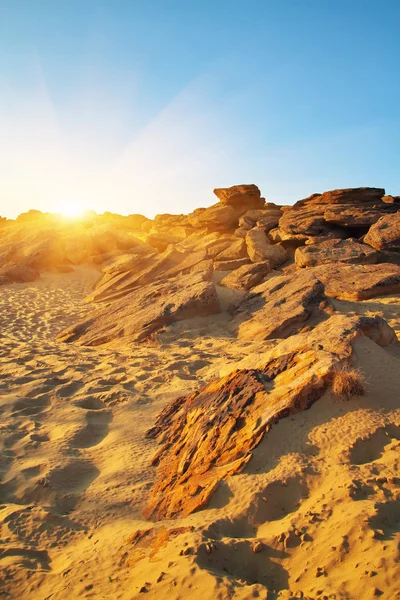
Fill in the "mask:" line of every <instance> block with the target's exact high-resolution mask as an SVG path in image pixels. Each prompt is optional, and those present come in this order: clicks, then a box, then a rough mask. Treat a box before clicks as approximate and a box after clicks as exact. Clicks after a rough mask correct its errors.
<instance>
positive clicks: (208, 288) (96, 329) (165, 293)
mask: <svg viewBox="0 0 400 600" xmlns="http://www.w3.org/2000/svg"><path fill="white" fill-rule="evenodd" d="M220 310H221V309H220V304H219V300H218V296H217V293H216V290H215V287H214V284H213V283H211V282H209V281H204V280H203V278H202V277H201V276H200V275H198V274H195V275H184V276H180V277H174V278H173V279H169V280H167V281H158V282H154V283H149V284H147V285H142V286H141V287H140V288H137V289H135V290H133V291H131V292H130V293H125V294H124V295H123V297H122V298H120V299H119V300H115V301H114V302H112V303H111V304H109V305H107V306H106V307H105V308H104V309H103V310H99V311H97V312H95V313H94V314H93V315H92V316H90V317H88V318H86V319H84V320H82V321H80V322H79V323H77V324H76V325H74V326H73V327H70V328H68V329H66V330H65V331H63V332H62V333H61V334H60V335H59V336H58V339H59V340H60V341H63V342H75V343H78V344H81V345H85V346H98V345H100V344H106V343H109V342H113V341H115V340H118V339H121V338H124V340H125V342H128V341H131V342H140V341H143V340H146V339H148V338H149V336H150V335H151V334H153V333H155V332H157V331H158V330H159V329H161V328H163V327H165V326H166V325H169V324H171V323H174V322H176V321H182V320H184V319H190V318H192V317H201V316H207V315H213V314H216V313H218V312H220Z"/></svg>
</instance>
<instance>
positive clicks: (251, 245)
mask: <svg viewBox="0 0 400 600" xmlns="http://www.w3.org/2000/svg"><path fill="white" fill-rule="evenodd" d="M246 245H247V252H248V255H249V257H250V259H251V260H252V262H264V261H266V260H268V261H269V262H270V263H271V265H272V266H273V267H278V266H280V265H281V264H283V263H284V262H285V260H286V259H287V254H286V250H285V249H284V248H283V247H282V246H279V245H272V244H271V242H270V240H269V239H268V237H267V235H266V233H265V231H264V229H263V228H262V227H254V229H251V230H250V231H248V232H247V234H246Z"/></svg>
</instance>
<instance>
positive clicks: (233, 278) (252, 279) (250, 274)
mask: <svg viewBox="0 0 400 600" xmlns="http://www.w3.org/2000/svg"><path fill="white" fill-rule="evenodd" d="M270 272H271V263H270V262H269V261H264V262H259V263H253V264H251V265H243V266H242V267H240V268H239V269H236V270H235V271H232V273H229V275H227V276H226V277H224V278H223V279H222V281H221V285H224V286H225V287H229V288H232V289H236V290H249V289H251V288H252V287H254V286H256V285H258V284H260V283H261V282H262V281H263V280H264V279H265V277H266V276H267V275H268V273H270Z"/></svg>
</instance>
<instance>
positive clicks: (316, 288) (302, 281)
mask: <svg viewBox="0 0 400 600" xmlns="http://www.w3.org/2000/svg"><path fill="white" fill-rule="evenodd" d="M332 311H333V307H332V306H331V305H330V304H329V302H328V301H327V299H326V296H325V294H324V286H323V284H322V283H321V281H319V279H317V278H316V277H315V276H314V274H313V273H312V272H311V271H301V272H298V273H294V274H293V275H281V276H276V277H273V278H272V279H268V280H267V281H266V282H264V283H262V284H261V285H259V286H257V287H255V288H253V289H252V291H251V293H250V294H249V295H248V297H247V298H245V299H244V300H243V301H242V303H241V304H240V305H239V307H238V308H237V313H236V316H235V317H234V319H233V321H232V326H231V327H232V331H233V332H235V333H237V335H238V337H239V338H240V339H245V340H267V339H271V338H285V337H288V336H289V335H293V334H294V333H296V332H297V331H299V330H300V329H301V328H303V327H304V326H305V325H306V324H307V323H312V324H314V325H315V323H316V322H318V321H319V320H321V319H324V318H326V317H327V315H328V314H330V313H331V312H332Z"/></svg>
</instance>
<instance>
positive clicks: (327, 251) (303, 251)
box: [294, 239, 379, 267]
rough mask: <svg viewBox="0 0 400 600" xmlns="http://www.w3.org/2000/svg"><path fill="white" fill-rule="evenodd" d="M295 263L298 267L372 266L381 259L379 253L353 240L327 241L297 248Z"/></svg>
mask: <svg viewBox="0 0 400 600" xmlns="http://www.w3.org/2000/svg"><path fill="white" fill-rule="evenodd" d="M294 256H295V261H296V265H297V266H298V267H314V266H316V265H323V264H326V263H332V262H341V263H354V264H364V265H365V264H372V263H376V262H377V261H378V258H379V254H378V252H376V250H374V249H373V248H371V247H370V246H367V245H366V244H361V243H359V242H357V241H355V240H353V239H348V240H335V239H334V240H327V241H325V242H321V243H319V244H311V245H309V246H304V247H302V248H297V250H296V252H295V255H294Z"/></svg>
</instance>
